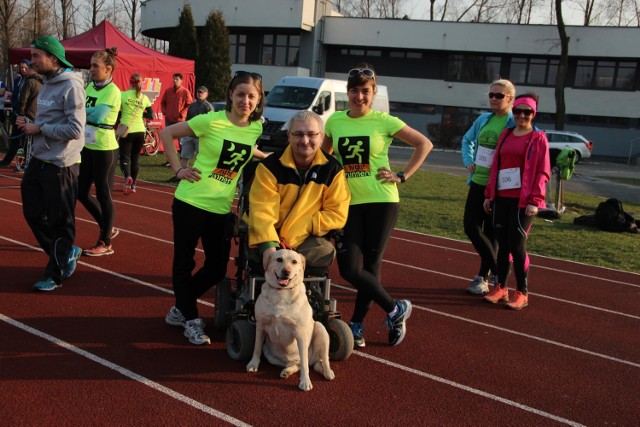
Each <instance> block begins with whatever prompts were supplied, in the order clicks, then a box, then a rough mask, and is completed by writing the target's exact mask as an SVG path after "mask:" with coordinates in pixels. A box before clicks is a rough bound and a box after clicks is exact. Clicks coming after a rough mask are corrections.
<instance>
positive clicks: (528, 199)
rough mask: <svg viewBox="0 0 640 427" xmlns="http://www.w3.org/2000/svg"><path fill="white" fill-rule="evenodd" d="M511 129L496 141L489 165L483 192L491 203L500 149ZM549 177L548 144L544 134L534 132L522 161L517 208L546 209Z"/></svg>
mask: <svg viewBox="0 0 640 427" xmlns="http://www.w3.org/2000/svg"><path fill="white" fill-rule="evenodd" d="M512 131H513V128H507V129H505V130H504V131H503V132H502V134H501V135H500V138H499V139H498V146H497V147H496V156H495V157H494V159H493V163H492V164H491V174H490V175H489V183H488V184H487V188H486V189H485V191H484V196H485V197H486V198H488V199H489V200H491V201H493V200H495V198H496V192H497V191H496V180H497V177H498V163H499V162H500V155H499V153H500V147H501V146H502V144H504V142H505V141H508V139H509V134H510V133H511V132H512ZM550 175H551V166H550V164H549V142H548V141H547V136H546V135H545V133H544V132H542V131H539V130H534V131H533V135H532V136H531V139H530V140H529V143H528V145H527V151H526V157H525V160H524V170H523V171H522V186H521V187H520V199H519V201H518V207H519V208H524V207H526V206H527V205H534V206H537V207H538V208H544V207H546V203H545V192H546V185H545V184H546V183H547V181H549V177H550Z"/></svg>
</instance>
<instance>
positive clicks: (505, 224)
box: [493, 197, 535, 294]
mask: <svg viewBox="0 0 640 427" xmlns="http://www.w3.org/2000/svg"><path fill="white" fill-rule="evenodd" d="M534 218H535V216H526V215H525V208H519V207H518V199H516V198H503V197H498V198H496V200H495V202H494V205H493V227H494V229H495V233H496V239H497V240H498V247H499V249H498V280H499V283H500V284H501V285H502V286H503V287H505V286H507V280H508V279H509V253H511V255H512V256H513V271H514V273H515V275H516V282H517V289H518V290H519V291H520V292H522V293H525V294H526V293H527V275H528V272H529V255H528V254H527V236H528V234H529V230H530V229H531V226H532V225H533V219H534Z"/></svg>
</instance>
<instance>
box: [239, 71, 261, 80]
mask: <svg viewBox="0 0 640 427" xmlns="http://www.w3.org/2000/svg"><path fill="white" fill-rule="evenodd" d="M247 76H249V77H251V78H252V79H254V80H260V81H262V74H258V73H250V72H249V71H236V73H235V74H234V75H233V78H234V79H235V78H236V77H247Z"/></svg>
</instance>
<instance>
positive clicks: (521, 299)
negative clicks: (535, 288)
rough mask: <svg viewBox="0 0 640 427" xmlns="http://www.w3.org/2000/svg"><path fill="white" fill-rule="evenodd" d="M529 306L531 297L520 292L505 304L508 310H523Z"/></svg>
mask: <svg viewBox="0 0 640 427" xmlns="http://www.w3.org/2000/svg"><path fill="white" fill-rule="evenodd" d="M528 305H529V295H528V294H523V293H522V292H520V291H516V293H515V294H513V296H512V297H511V299H510V300H509V302H508V303H507V304H505V306H506V307H507V308H510V309H512V310H522V309H523V308H525V307H526V306H528Z"/></svg>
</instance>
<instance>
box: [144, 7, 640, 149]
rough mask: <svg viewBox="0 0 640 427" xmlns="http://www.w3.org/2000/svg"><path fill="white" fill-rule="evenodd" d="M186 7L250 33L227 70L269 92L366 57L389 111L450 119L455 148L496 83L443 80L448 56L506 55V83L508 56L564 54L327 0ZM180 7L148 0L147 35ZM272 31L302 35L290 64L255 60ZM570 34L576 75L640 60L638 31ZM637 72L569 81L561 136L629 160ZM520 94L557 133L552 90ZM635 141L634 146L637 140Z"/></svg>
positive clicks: (427, 127) (514, 34)
mask: <svg viewBox="0 0 640 427" xmlns="http://www.w3.org/2000/svg"><path fill="white" fill-rule="evenodd" d="M188 3H190V5H191V7H192V10H193V14H194V19H195V20H196V25H203V24H204V22H205V20H206V17H207V15H208V14H209V11H210V9H211V7H212V4H215V6H214V7H217V8H219V9H220V10H222V12H223V14H224V16H225V22H226V24H227V26H228V27H229V29H230V32H231V33H232V34H233V33H234V32H235V33H249V35H250V38H251V42H250V45H248V46H247V52H250V53H251V54H250V55H249V56H250V59H249V60H248V61H247V63H246V64H234V65H233V67H232V68H233V70H234V71H236V70H250V71H255V72H259V73H261V74H262V75H263V82H264V87H265V90H267V91H268V90H270V89H271V88H272V87H273V85H274V84H275V83H276V82H277V81H278V80H279V79H280V78H281V77H284V76H287V75H290V76H316V77H327V78H336V79H344V78H345V74H346V72H347V71H348V69H349V68H350V67H352V66H353V65H355V64H356V63H357V62H360V61H362V60H367V61H368V62H371V63H372V64H373V65H374V67H376V64H378V66H377V67H376V69H377V70H378V71H379V82H380V83H381V84H384V85H386V86H387V87H388V89H389V98H390V101H391V102H392V103H395V105H397V106H398V108H397V110H396V111H394V110H393V104H392V113H394V114H396V115H398V116H399V117H401V118H403V119H404V120H405V121H406V122H407V123H408V124H409V125H411V126H412V127H414V128H416V129H417V130H419V131H420V132H423V133H425V134H427V135H429V134H430V131H431V132H432V133H433V130H434V129H435V128H437V127H438V126H439V125H441V124H442V125H444V124H445V123H454V126H455V132H457V133H456V134H455V135H452V136H451V137H450V138H449V139H446V140H445V141H444V142H442V143H443V144H445V145H447V146H453V147H455V145H456V144H457V143H458V140H459V138H460V133H461V132H462V129H464V128H465V127H466V126H468V124H469V123H470V121H471V120H472V119H473V118H474V117H476V116H477V114H478V113H479V112H481V111H486V110H488V109H489V105H488V99H487V96H486V94H487V92H488V86H489V82H490V81H491V80H492V79H493V77H491V78H489V77H488V78H487V79H486V81H483V82H481V83H469V82H464V81H452V80H451V79H448V78H447V77H446V76H447V71H446V70H447V66H448V64H449V58H450V55H452V54H461V55H473V54H476V55H485V56H502V57H503V59H504V58H507V59H504V60H503V62H502V65H501V67H500V70H499V71H500V76H501V77H504V78H509V75H508V72H509V69H510V65H509V64H510V63H511V62H510V61H511V57H512V56H514V57H531V58H552V59H557V58H558V57H559V55H560V46H559V40H558V35H557V28H556V27H555V26H544V25H510V24H476V23H455V22H431V21H406V20H391V19H389V20H385V19H364V18H345V17H339V16H335V15H336V14H335V12H333V11H331V10H330V9H329V7H330V2H328V1H326V0H316V1H314V0H268V1H266V0H265V1H262V0H242V1H238V0H235V1H233V2H232V1H229V0H217V1H216V2H215V3H214V2H212V1H211V0H188ZM183 7H184V1H181V0H149V1H147V2H146V3H145V5H144V7H143V9H142V30H143V32H147V33H150V32H154V31H156V32H158V33H159V32H160V29H162V31H164V32H163V33H162V34H164V35H165V36H166V34H167V32H169V31H170V30H171V28H172V27H174V26H175V25H177V22H178V17H179V15H180V12H181V10H182V8H183ZM323 17H324V18H323ZM269 33H277V34H280V33H287V34H298V35H300V51H299V61H298V65H297V66H296V67H284V66H270V65H261V64H260V50H261V41H260V40H261V35H262V34H269ZM567 34H568V35H569V37H570V39H571V42H570V46H569V54H570V58H571V59H572V60H573V64H574V65H573V67H574V68H573V69H572V70H570V72H573V73H575V72H576V70H575V67H576V65H575V63H576V61H577V60H578V59H584V60H591V59H594V58H597V59H599V60H608V58H611V60H612V61H629V62H635V63H637V62H638V60H639V58H640V31H638V29H637V28H615V27H576V26H571V27H567ZM343 49H347V50H349V51H351V50H352V49H356V50H359V49H364V50H365V51H366V50H367V49H369V50H382V51H383V52H387V51H389V50H404V51H410V50H413V51H416V52H422V53H423V54H424V57H423V58H424V59H408V57H407V58H404V59H401V60H396V59H395V58H393V57H391V56H384V55H386V53H383V57H368V56H367V55H366V54H365V55H364V56H360V57H357V56H353V55H351V53H348V54H346V55H344V54H341V53H340V52H341V51H342V50H343ZM336 52H338V53H336ZM341 55H343V56H341ZM638 67H640V65H637V66H636V76H635V79H636V81H635V83H634V86H633V89H630V90H629V89H627V90H620V89H618V90H603V89H600V90H596V89H578V88H574V87H572V85H571V84H569V85H568V86H567V87H566V88H565V101H566V112H567V114H568V115H570V116H572V117H574V118H575V120H573V121H571V120H569V121H568V122H567V125H566V130H573V131H576V132H579V133H581V134H583V135H585V136H586V137H588V138H589V139H591V140H592V141H593V142H594V143H595V145H594V154H596V155H604V156H619V157H626V156H628V154H629V146H630V143H629V141H630V140H632V139H634V138H637V136H638V133H639V132H638V128H639V127H640V109H639V108H638V106H639V105H640V68H638ZM571 77H572V76H570V79H571ZM517 90H518V93H523V92H526V91H534V92H536V93H538V94H539V95H540V106H539V111H540V113H541V115H540V116H539V120H541V122H540V126H541V127H542V128H553V123H552V116H551V115H552V114H554V113H555V109H556V108H555V94H554V88H553V87H552V85H549V84H547V85H546V86H526V85H522V84H520V85H517ZM405 107H406V108H405ZM545 114H546V116H545ZM585 118H586V119H585ZM589 118H591V119H589ZM594 118H595V120H593V119H594ZM601 119H602V120H601ZM544 120H546V122H545V121H544ZM585 122H586V124H585ZM620 123H622V125H620ZM635 145H637V146H638V147H636V148H640V144H635ZM635 151H638V149H636V150H635Z"/></svg>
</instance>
